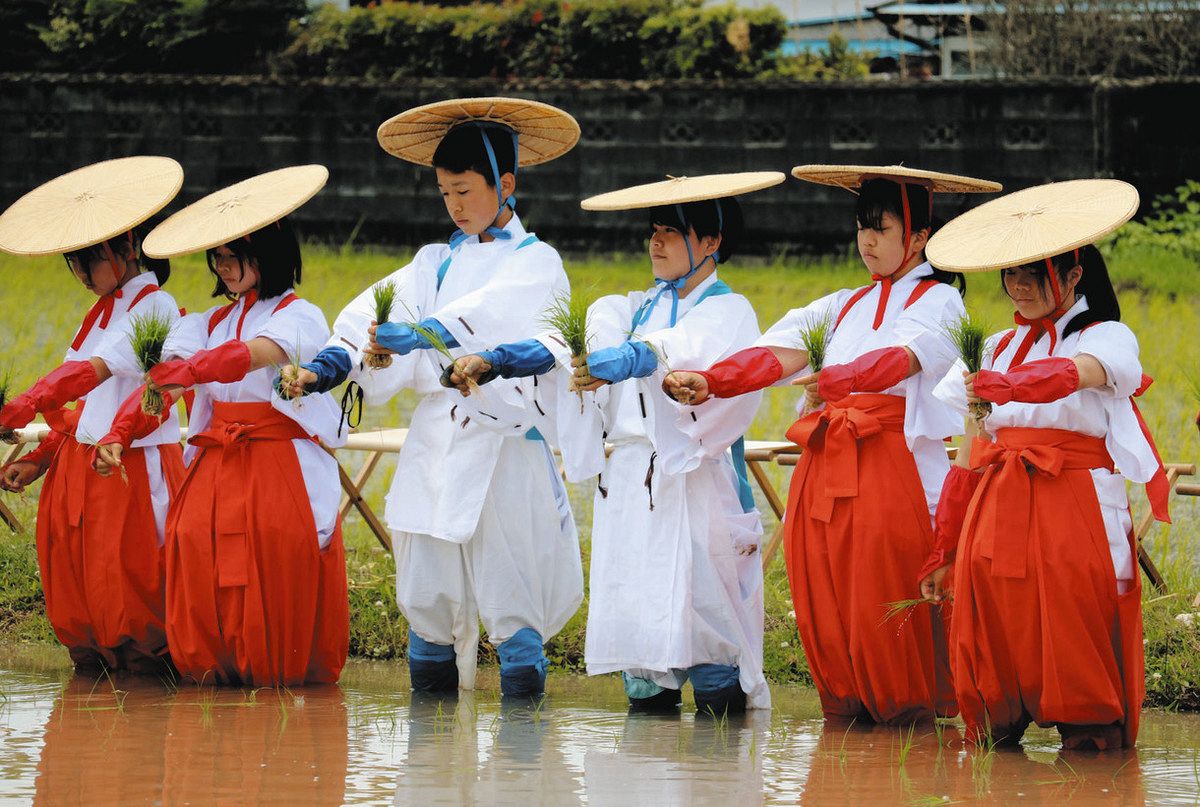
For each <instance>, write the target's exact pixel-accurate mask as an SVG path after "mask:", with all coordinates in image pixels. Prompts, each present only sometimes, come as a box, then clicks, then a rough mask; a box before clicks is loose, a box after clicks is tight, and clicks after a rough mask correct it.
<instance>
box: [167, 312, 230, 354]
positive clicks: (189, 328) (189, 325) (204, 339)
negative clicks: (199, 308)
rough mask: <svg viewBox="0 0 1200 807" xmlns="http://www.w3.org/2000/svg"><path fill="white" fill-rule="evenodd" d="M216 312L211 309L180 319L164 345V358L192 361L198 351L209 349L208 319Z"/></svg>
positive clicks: (172, 328)
mask: <svg viewBox="0 0 1200 807" xmlns="http://www.w3.org/2000/svg"><path fill="white" fill-rule="evenodd" d="M216 310H217V309H216V308H211V309H209V310H208V311H204V312H202V313H199V314H188V315H186V316H183V317H180V318H179V319H178V320H177V321H176V322H175V324H174V325H172V326H171V333H169V334H168V335H167V341H166V343H164V344H163V358H171V359H190V358H191V357H192V356H194V355H195V354H196V352H197V351H201V350H204V349H205V348H206V347H208V319H209V317H211V316H212V314H213V312H214V311H216Z"/></svg>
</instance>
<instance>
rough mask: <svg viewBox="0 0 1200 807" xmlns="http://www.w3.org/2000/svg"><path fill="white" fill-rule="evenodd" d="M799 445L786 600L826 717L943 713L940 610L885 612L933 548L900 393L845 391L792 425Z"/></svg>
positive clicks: (949, 691) (946, 706)
mask: <svg viewBox="0 0 1200 807" xmlns="http://www.w3.org/2000/svg"><path fill="white" fill-rule="evenodd" d="M788 439H790V440H792V441H793V442H795V443H798V444H799V445H802V446H804V447H805V452H804V454H803V455H802V456H801V457H800V461H799V462H798V463H797V465H796V471H795V473H794V475H793V476H792V484H791V488H790V490H789V492H788V506H787V515H786V518H785V525H784V529H785V534H786V541H785V543H784V547H785V550H786V558H787V565H788V575H789V578H790V580H791V585H792V601H793V603H794V604H795V608H796V623H797V627H798V628H799V633H800V639H801V641H802V642H803V644H804V652H805V655H806V656H807V658H808V665H809V668H810V669H811V671H812V676H813V682H814V683H815V684H816V687H817V692H818V694H819V695H820V697H821V706H822V709H823V710H824V712H825V715H826V716H827V717H832V718H837V719H850V718H858V719H869V720H872V721H875V722H880V723H907V722H911V721H915V720H923V719H931V718H933V717H935V716H937V715H953V714H955V713H956V711H957V708H956V706H955V702H954V689H953V685H952V682H951V680H950V667H949V663H948V655H947V646H946V640H947V637H946V626H945V623H944V621H943V615H942V611H941V608H938V607H933V606H928V605H919V606H916V607H915V608H912V609H909V610H908V612H907V613H905V614H903V615H901V616H899V617H896V618H894V619H891V620H887V619H885V614H886V613H887V610H888V605H889V603H894V602H896V601H899V600H910V599H913V598H914V597H915V596H916V594H917V592H916V585H915V583H914V581H915V580H916V579H917V573H918V572H919V571H920V570H921V566H922V564H923V563H924V562H925V558H926V557H927V556H928V555H929V552H930V550H931V548H932V546H933V528H932V525H931V522H930V518H929V507H928V505H927V503H926V500H925V492H924V488H923V487H922V486H921V479H920V477H919V476H918V475H917V465H916V461H915V460H914V458H913V455H912V452H910V451H909V450H908V447H907V445H906V444H905V440H904V399H903V398H900V397H898V396H895V395H877V394H855V395H850V396H848V397H846V398H844V399H842V400H841V401H838V402H836V403H829V404H827V405H826V407H825V408H824V409H823V410H821V411H819V412H814V413H812V414H810V415H808V416H806V417H804V418H801V419H800V420H798V421H796V423H794V424H793V425H792V427H791V428H790V429H789V430H788Z"/></svg>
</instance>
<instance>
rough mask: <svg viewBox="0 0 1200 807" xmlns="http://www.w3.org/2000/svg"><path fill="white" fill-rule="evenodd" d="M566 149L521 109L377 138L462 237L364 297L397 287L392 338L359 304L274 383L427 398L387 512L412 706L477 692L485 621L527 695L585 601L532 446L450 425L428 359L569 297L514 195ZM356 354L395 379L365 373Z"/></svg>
mask: <svg viewBox="0 0 1200 807" xmlns="http://www.w3.org/2000/svg"><path fill="white" fill-rule="evenodd" d="M578 137H579V127H578V124H576V123H575V120H574V119H573V118H572V117H571V116H570V115H568V114H566V113H565V112H563V111H561V110H558V109H556V108H554V107H551V106H548V105H546V104H539V103H537V102H533V101H526V100H522V99H504V98H484V99H455V100H453V101H445V102H441V103H439V104H430V105H427V106H424V107H417V108H416V109H412V110H408V111H407V112H405V113H402V114H401V115H398V116H396V117H395V118H392V119H391V120H389V121H387V122H385V123H384V124H383V125H382V126H381V127H380V129H379V140H380V144H381V145H382V146H383V147H384V149H385V150H387V151H389V152H390V153H391V154H393V155H395V156H398V157H400V158H401V159H406V160H409V161H411V162H418V163H422V164H426V165H430V164H431V165H433V166H434V168H435V170H436V173H437V179H438V187H439V188H440V190H441V192H442V197H443V200H444V201H445V203H446V210H447V212H448V213H449V214H450V216H451V218H452V219H453V220H454V223H455V225H456V226H457V227H458V228H459V229H458V230H457V231H456V232H455V233H454V235H452V236H451V238H450V242H449V243H448V244H432V245H429V246H426V247H423V248H422V249H421V250H420V251H418V252H417V254H416V256H415V257H414V258H413V260H412V262H411V263H410V264H409V265H408V266H406V267H404V268H402V269H399V270H397V271H396V272H394V273H392V274H391V275H390V276H388V277H387V278H384V279H383V280H382V281H380V283H377V284H375V285H376V286H379V285H380V284H382V283H388V282H390V283H392V284H393V285H394V288H395V299H396V302H395V305H394V307H393V309H392V317H393V321H390V322H384V323H379V324H378V325H377V324H376V323H375V322H374V319H375V313H374V311H375V309H374V305H373V295H374V288H375V287H374V286H373V287H372V288H369V289H367V290H365V291H364V292H363V293H362V294H360V295H359V296H358V297H357V298H356V299H355V300H354V301H352V302H351V303H350V305H348V306H347V307H346V308H345V309H344V310H343V311H342V312H341V314H340V315H339V316H338V318H337V321H336V322H335V323H334V326H333V338H332V339H331V340H330V341H329V343H328V345H327V347H326V348H325V350H323V351H321V353H320V354H319V355H318V356H317V357H316V359H315V360H314V361H313V362H311V363H308V364H305V365H303V366H302V367H301V368H300V369H299V371H295V370H292V369H291V368H285V379H284V382H285V383H291V384H293V385H294V386H295V387H296V388H297V391H299V388H301V387H303V389H304V391H306V392H313V391H325V390H329V389H332V388H333V387H335V386H337V385H338V384H340V383H342V381H344V380H345V379H346V378H347V377H349V378H350V379H352V380H353V381H355V382H357V383H358V384H359V385H360V386H361V388H362V394H363V395H364V396H365V400H366V401H367V402H368V403H370V404H377V403H382V402H383V401H386V400H387V399H388V398H390V397H391V396H392V395H394V394H395V393H396V392H398V391H399V390H401V389H405V388H407V389H413V390H416V391H417V392H418V393H420V394H422V395H423V398H422V400H421V402H420V404H419V405H418V406H417V409H416V411H415V412H414V413H413V417H412V421H411V423H410V424H409V432H408V437H407V440H406V442H405V444H404V447H403V449H402V450H401V452H400V457H399V461H398V463H397V468H396V474H395V476H394V477H393V479H392V485H391V489H390V491H389V493H388V496H387V507H386V510H385V520H386V522H387V524H388V527H389V528H390V529H391V530H392V534H393V551H394V554H395V560H396V599H397V602H398V603H399V606H400V610H401V611H402V612H403V613H404V615H405V617H406V618H407V619H408V621H409V625H410V629H409V648H408V661H409V671H410V673H411V678H412V686H413V689H414V690H416V691H424V692H441V691H455V690H456V689H458V688H459V687H461V688H463V689H473V688H474V679H475V663H476V646H477V643H478V640H479V627H478V624H479V622H480V621H482V623H483V626H484V629H485V630H486V631H487V634H488V638H489V640H490V641H491V642H492V643H493V644H494V645H495V646H496V648H497V652H498V654H499V657H500V686H501V692H502V693H503V694H505V695H509V696H531V695H538V694H540V693H541V692H542V691H543V689H544V685H545V677H546V667H547V664H548V662H547V659H546V656H545V653H544V652H543V649H542V645H543V642H544V641H545V640H546V639H547V638H549V637H550V636H553V635H554V634H555V633H557V632H558V631H559V630H560V629H561V628H562V627H563V625H565V624H566V622H567V620H568V619H570V617H571V616H572V615H573V614H574V613H575V611H576V609H577V608H578V607H579V603H580V602H581V601H582V599H583V572H582V568H581V564H580V558H579V545H578V539H577V535H576V532H575V524H574V520H573V518H572V515H571V511H570V505H569V502H568V500H567V495H566V490H565V488H564V486H563V483H562V479H561V478H560V477H559V476H558V474H557V472H556V470H555V467H554V463H553V462H552V459H551V456H550V452H549V450H548V449H547V448H546V444H545V442H544V441H543V440H541V439H540V437H539V436H538V435H537V434H536V433H531V434H527V433H525V432H521V433H512V434H505V435H501V434H497V433H496V432H494V431H491V430H489V429H486V428H483V427H482V424H480V423H479V418H478V417H476V418H472V417H470V416H469V415H467V414H466V413H465V412H462V411H461V407H460V406H458V404H457V401H458V397H459V396H458V395H457V393H455V392H454V391H453V390H451V389H447V388H445V387H443V386H442V385H441V384H440V383H439V377H440V376H441V374H442V372H443V369H444V366H445V365H446V364H447V363H448V360H447V359H446V358H445V357H444V355H443V354H442V353H441V352H440V350H438V349H432V348H434V343H436V342H441V343H443V345H444V346H445V348H447V349H450V350H455V351H459V350H462V351H466V352H469V351H472V350H479V349H482V348H484V347H487V346H489V345H493V344H496V343H497V342H501V341H504V340H506V339H514V338H518V337H520V336H524V335H525V334H528V333H532V332H534V331H536V330H537V325H536V322H537V318H538V317H539V316H540V314H541V312H542V311H543V310H544V309H545V307H546V306H547V305H548V304H549V302H550V300H552V299H553V298H554V296H555V295H558V294H562V293H565V292H566V291H567V289H568V288H569V286H568V283H567V278H566V274H565V273H564V271H563V267H562V261H561V259H560V258H559V256H558V253H557V252H556V251H555V250H554V249H553V248H552V247H551V246H549V245H548V244H546V243H544V242H541V241H539V240H538V239H537V237H536V236H534V235H533V234H532V233H529V232H527V231H526V230H525V228H524V226H523V225H522V223H521V220H520V218H519V217H518V216H517V214H516V211H515V196H514V193H515V191H516V171H517V166H518V164H519V165H528V164H534V163H538V162H545V161H547V160H549V159H553V158H554V157H557V156H559V155H561V154H563V153H565V152H566V151H568V150H569V149H570V148H571V147H572V146H574V144H575V142H576V141H577V140H578ZM433 144H436V149H433ZM397 320H399V321H397ZM404 320H408V321H410V322H415V323H419V326H418V327H415V328H414V327H412V325H411V324H401V322H402V321H404ZM431 336H432V337H433V338H432V339H431V338H430V337H431ZM438 347H439V348H441V347H442V345H438ZM370 354H375V355H376V356H378V355H390V356H391V358H392V362H391V364H390V366H387V367H384V368H375V367H369V366H367V364H366V363H365V361H364V359H365V357H366V356H368V355H370Z"/></svg>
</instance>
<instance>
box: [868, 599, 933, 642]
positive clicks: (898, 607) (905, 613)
mask: <svg viewBox="0 0 1200 807" xmlns="http://www.w3.org/2000/svg"><path fill="white" fill-rule="evenodd" d="M932 604H933V603H931V602H930V601H929V600H927V599H925V598H924V597H914V598H913V599H911V600H896V601H895V602H889V603H885V604H884V608H885V609H886V610H885V611H884V613H883V617H882V618H881V619H880V620H879V624H880V625H881V626H882V625H885V624H887V623H888V622H891V621H892V620H894V619H897V618H899V619H900V624H899V625H897V626H896V633H897V635H899V633H900V630H901V629H902V628H903V627H904V625H905V623H907V622H908V620H910V619H912V615H913V610H914V609H915V608H918V607H920V606H922V605H932Z"/></svg>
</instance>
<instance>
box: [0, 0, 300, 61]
mask: <svg viewBox="0 0 1200 807" xmlns="http://www.w3.org/2000/svg"><path fill="white" fill-rule="evenodd" d="M7 2H8V0H5V3H6V4H7ZM306 11H307V3H306V2H305V0H52V2H51V3H50V4H49V15H48V18H47V19H46V20H45V23H44V25H38V29H39V33H40V38H41V42H42V44H43V46H44V48H45V49H46V51H47V52H48V53H49V54H50V56H51V58H52V60H53V63H52V64H51V65H48V67H50V68H51V69H69V70H79V71H95V72H110V73H113V72H133V73H138V72H203V73H239V72H254V71H255V70H259V69H261V67H262V65H263V64H264V63H265V60H266V57H267V55H268V54H272V53H275V52H277V51H279V50H280V49H282V48H283V47H284V46H285V45H286V43H287V41H288V40H289V39H290V37H291V33H290V26H291V25H292V24H293V23H294V22H296V21H298V20H299V19H300V18H301V17H302V16H303V15H304V14H305V12H306ZM0 19H2V18H0ZM34 19H36V17H34ZM0 58H2V57H0Z"/></svg>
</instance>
